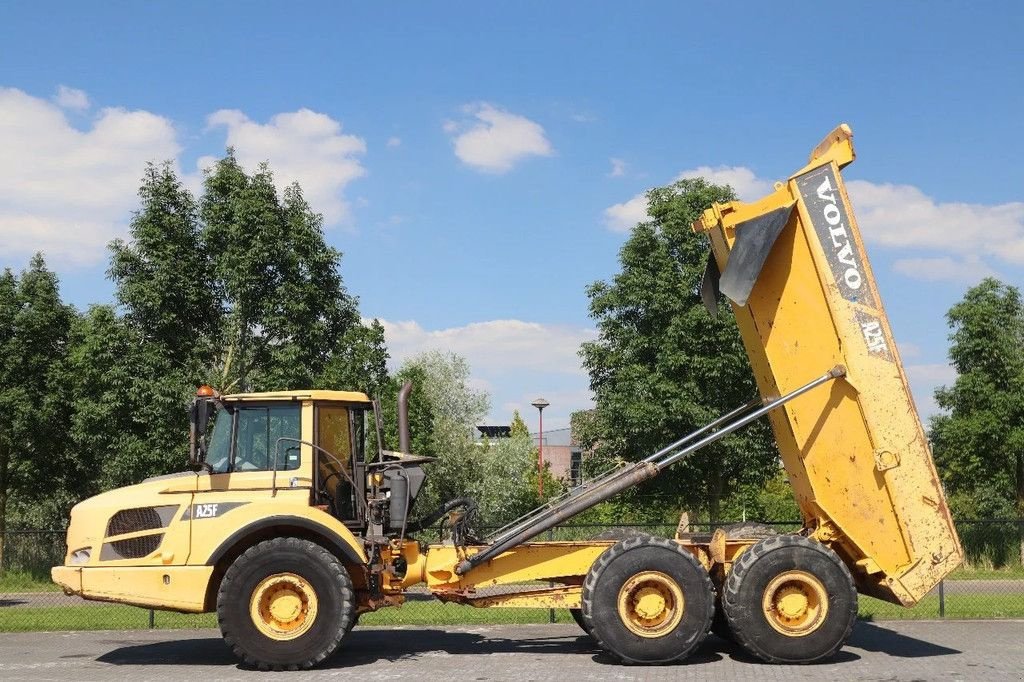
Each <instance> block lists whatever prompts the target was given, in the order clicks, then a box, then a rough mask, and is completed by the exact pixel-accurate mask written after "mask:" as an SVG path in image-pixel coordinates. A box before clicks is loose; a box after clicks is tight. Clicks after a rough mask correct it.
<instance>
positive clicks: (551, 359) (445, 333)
mask: <svg viewBox="0 0 1024 682" xmlns="http://www.w3.org/2000/svg"><path fill="white" fill-rule="evenodd" d="M381 324H382V325H383V326H384V334H385V337H386V340H387V345H388V352H389V353H391V356H392V363H393V364H394V365H395V366H397V365H400V364H401V362H402V361H404V360H406V359H407V358H409V357H412V356H414V355H417V354H419V353H422V352H424V351H428V350H441V351H451V352H453V353H456V354H458V355H460V356H462V357H463V358H465V359H466V361H467V362H468V363H469V366H470V369H471V371H472V377H473V382H474V383H473V386H474V387H477V388H483V389H485V390H487V392H488V393H490V394H491V396H492V398H493V400H492V402H491V404H492V405H500V406H501V408H500V409H498V410H495V411H494V412H493V413H492V414H491V415H490V416H488V418H487V419H488V421H489V422H490V423H493V424H503V423H507V422H508V420H509V419H510V418H511V416H512V410H513V409H518V410H519V411H520V412H521V413H522V414H523V416H524V418H525V417H526V415H527V413H528V411H529V410H534V408H532V407H530V406H529V403H530V401H531V400H533V399H534V398H536V397H537V396H539V395H543V396H544V397H545V398H547V399H548V400H549V401H550V402H551V408H549V409H548V410H546V411H545V413H544V424H545V426H547V425H548V424H549V423H550V424H552V428H555V425H560V426H565V425H568V422H569V415H570V414H571V413H572V412H574V411H576V410H582V409H587V408H589V407H592V406H593V401H592V397H591V394H590V391H589V389H588V388H587V374H586V372H585V371H584V370H583V368H582V366H581V363H580V358H579V355H577V351H578V350H579V347H580V344H581V343H583V342H584V341H590V340H592V339H594V338H596V335H597V334H596V332H595V331H594V330H593V329H586V328H578V327H569V326H562V325H545V324H539V323H536V322H524V321H522V320H489V321H486V322H474V323H470V324H467V325H465V326H462V327H452V328H448V329H438V330H427V329H424V328H423V327H422V326H421V325H420V324H419V323H417V322H413V321H405V322H391V321H387V320H381ZM534 411H535V410H534ZM549 420H550V422H549Z"/></svg>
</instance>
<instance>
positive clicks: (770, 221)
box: [53, 126, 962, 669]
mask: <svg viewBox="0 0 1024 682" xmlns="http://www.w3.org/2000/svg"><path fill="white" fill-rule="evenodd" d="M853 158H854V152H853V145H852V135H851V133H850V130H849V128H848V127H846V126H840V127H839V128H837V129H836V130H835V131H833V132H832V133H831V134H830V135H829V136H828V137H827V138H826V139H825V140H824V141H823V142H822V143H821V144H820V145H818V147H817V148H815V150H814V151H813V153H812V154H811V159H810V162H809V163H808V164H807V165H806V166H805V167H803V168H801V169H800V170H799V171H797V172H796V173H795V174H794V175H793V176H792V177H790V178H789V180H788V181H786V182H785V183H778V184H777V185H776V188H775V191H774V192H773V193H772V194H770V195H769V196H767V197H764V198H763V199H761V200H759V201H755V202H752V203H742V202H730V203H728V204H724V205H715V206H713V207H711V208H710V209H708V210H707V211H706V212H705V213H704V214H703V216H702V217H701V219H700V220H699V221H698V222H697V223H696V224H695V225H694V229H695V230H698V231H702V232H706V233H707V234H708V236H709V239H710V243H711V254H710V258H709V261H708V267H707V271H706V273H705V277H704V281H703V284H702V295H703V296H704V298H705V302H706V303H708V304H709V306H710V307H712V308H714V307H715V306H716V305H717V304H718V302H719V301H721V300H723V299H722V297H721V296H720V295H719V293H721V294H724V295H725V297H727V298H728V300H729V301H730V302H731V305H732V306H733V309H734V311H735V314H736V316H737V318H738V320H739V327H740V331H741V333H742V336H743V341H744V344H745V347H746V350H747V353H748V354H749V356H750V360H751V364H752V366H753V368H754V372H755V373H756V375H757V383H758V387H759V391H760V396H759V397H757V398H754V399H752V400H751V401H750V402H749V403H747V404H746V405H742V406H739V407H737V408H736V409H735V410H733V411H731V412H729V413H728V414H725V415H723V416H722V417H720V418H718V419H716V420H715V421H714V422H712V423H710V424H708V425H707V426H705V427H703V428H701V429H699V430H698V431H696V432H694V433H691V434H688V435H686V436H685V437H683V438H681V439H680V440H678V441H676V442H675V443H672V444H670V445H668V446H666V447H665V448H663V449H662V450H660V451H658V452H656V453H653V454H651V455H650V456H648V457H646V458H644V459H643V460H640V461H638V462H634V463H629V464H624V465H622V466H620V467H618V468H615V469H613V470H612V471H609V472H608V473H606V474H604V475H603V476H599V477H597V478H595V479H594V480H591V481H588V482H586V483H585V484H583V485H581V486H579V487H577V488H574V489H573V490H571V491H569V492H568V493H566V494H565V495H564V496H562V497H561V498H559V499H556V500H553V501H551V502H549V503H547V504H546V505H544V506H543V507H540V508H538V509H536V510H534V511H532V512H530V513H529V514H526V515H524V516H523V517H522V518H520V519H517V520H516V521H514V522H513V523H511V524H509V525H508V526H506V527H505V528H502V529H500V530H498V531H496V532H494V533H492V534H491V535H490V536H489V537H486V538H478V537H476V536H475V535H474V533H473V531H472V529H471V528H470V526H469V521H468V519H469V518H471V516H472V514H471V513H469V512H471V510H472V508H473V506H474V504H475V503H474V502H473V500H470V499H466V498H460V499H456V500H452V501H450V502H448V503H446V504H445V505H443V506H442V507H441V508H440V509H438V510H436V511H430V512H429V513H424V512H421V511H420V510H416V511H415V512H414V502H415V500H416V496H417V493H418V492H419V489H420V487H421V485H422V483H423V481H424V478H425V475H426V470H429V458H425V457H417V456H416V455H414V454H411V453H410V452H409V445H408V443H409V435H408V416H407V415H408V411H407V400H408V394H409V387H408V386H406V387H404V388H403V391H402V393H401V394H400V395H399V410H398V414H399V429H398V431H399V434H400V435H399V441H400V442H399V447H398V450H397V451H386V450H383V449H379V448H378V449H376V450H375V451H373V452H369V451H368V448H367V446H366V443H367V442H368V439H367V438H366V435H367V428H368V426H367V425H368V424H369V425H370V428H375V429H376V430H377V432H378V438H377V439H376V441H375V442H377V443H380V442H381V441H380V438H379V432H380V420H379V418H378V414H379V410H378V409H377V406H376V403H374V402H373V401H371V400H370V399H369V398H368V397H367V396H366V395H364V394H361V393H352V392H344V391H322V390H308V391H302V390H299V391H286V392H278V393H252V394H241V395H220V394H219V393H217V392H216V391H215V390H213V389H212V388H209V387H202V388H201V389H200V390H199V391H198V394H197V395H196V398H195V400H194V402H193V404H192V408H191V425H192V429H191V432H192V438H191V453H190V457H191V464H192V470H191V471H187V472H184V473H177V474H171V475H167V476H158V477H156V478H151V479H147V480H146V481H143V482H142V483H140V484H138V485H134V486H129V487H127V488H122V489H119V490H113V491H110V492H108V493H104V494H102V495H99V496H97V497H93V498H91V499H88V500H86V501H84V502H82V503H80V504H79V505H77V506H76V507H75V508H74V509H73V510H72V513H71V522H70V526H69V528H68V534H67V546H68V552H67V556H66V559H65V562H64V565H63V566H57V567H54V569H53V579H54V581H55V582H57V583H58V584H60V585H61V586H62V587H63V588H64V590H65V591H66V592H67V593H69V594H77V595H81V596H82V597H84V598H86V599H95V600H104V601H113V602H120V603H125V604H136V605H139V606H145V607H151V608H156V609H167V610H173V611H181V612H192V613H201V612H212V611H215V612H216V613H217V616H218V621H219V623H220V628H221V631H222V633H223V636H224V640H225V642H226V643H227V644H228V645H229V646H230V647H231V648H232V649H233V650H234V652H235V653H236V654H237V656H238V657H239V658H240V659H242V661H244V662H245V663H246V664H248V665H251V666H254V667H259V668H263V669H265V668H274V669H280V668H290V669H294V668H308V667H312V666H315V665H317V664H318V663H320V662H322V661H323V660H324V659H326V658H327V657H328V656H330V655H332V654H333V653H334V652H335V651H336V650H337V649H338V647H339V646H340V645H341V643H342V641H343V640H344V638H345V636H346V635H347V634H348V632H349V631H350V630H351V629H352V627H353V625H354V624H355V623H356V621H357V619H358V618H359V616H360V614H362V613H366V612H368V611H374V610H377V609H380V608H385V607H394V606H399V605H400V604H402V602H403V601H404V599H405V595H406V593H407V591H408V590H409V589H410V588H412V587H413V586H423V585H425V587H426V589H427V590H429V592H430V593H431V594H433V595H434V596H435V597H436V598H438V599H440V600H442V601H446V602H454V603H461V604H470V605H473V606H478V607H491V608H497V607H534V608H568V609H570V610H571V611H572V613H573V616H574V617H575V618H576V620H577V622H578V623H579V624H580V625H581V626H582V627H583V629H584V630H586V631H587V633H588V634H590V635H591V636H592V637H593V638H594V640H595V641H596V642H597V643H598V645H599V646H601V647H602V648H604V649H606V650H607V651H608V652H610V653H611V654H613V655H614V656H616V657H617V658H618V659H620V660H621V661H623V662H625V663H632V664H656V663H669V662H673V661H679V660H682V659H684V658H686V657H687V656H688V655H689V654H691V653H692V652H693V651H694V650H695V649H696V648H697V647H698V646H700V644H701V642H702V641H703V640H704V638H705V637H706V636H707V634H708V632H709V630H710V629H711V628H712V624H713V623H714V624H715V626H716V631H718V632H720V633H723V634H726V635H728V636H731V637H733V638H734V639H735V640H736V641H737V642H738V643H739V644H740V645H741V646H743V647H744V648H745V649H746V650H747V651H748V652H750V653H751V654H752V655H754V656H756V657H758V658H760V659H761V660H764V661H767V662H782V663H809V662H813V661H818V660H822V659H825V658H827V657H829V656H831V655H833V654H834V653H835V652H836V651H838V650H839V649H840V647H842V645H843V643H844V642H845V641H846V639H847V637H848V636H849V634H850V631H851V628H852V627H853V623H854V619H855V617H856V613H857V593H858V592H860V593H863V594H870V595H873V596H875V597H878V598H881V599H885V600H888V601H891V602H894V603H897V604H902V605H905V606H912V605H913V604H914V603H916V602H917V601H918V600H920V599H921V598H922V597H923V596H924V595H925V594H926V593H927V592H928V591H929V590H931V589H932V588H933V587H934V586H935V585H937V584H938V582H939V581H940V580H941V579H942V578H943V577H944V576H945V575H946V574H948V573H949V572H950V571H951V570H953V569H954V568H956V566H957V565H958V564H959V563H960V561H961V557H962V551H961V548H960V544H959V541H958V539H957V535H956V531H955V529H954V527H953V523H952V520H951V518H950V515H949V510H948V508H947V506H946V502H945V498H944V496H943V491H942V487H941V485H940V483H939V479H938V476H937V475H936V472H935V467H934V464H933V462H932V459H931V456H930V453H929V450H928V444H927V441H926V438H925V434H924V432H923V430H922V427H921V423H920V420H919V418H918V415H917V412H916V410H915V408H914V404H913V401H912V399H911V397H910V392H909V389H908V386H907V380H906V376H905V374H904V371H903V368H902V366H901V364H900V358H899V352H898V351H897V349H896V346H895V344H894V342H893V336H892V332H891V330H890V328H889V322H888V320H887V319H886V315H885V311H884V309H883V307H882V302H881V299H880V298H879V292H878V289H877V286H876V284H875V280H874V277H873V276H872V273H871V268H870V266H869V264H868V260H867V256H866V254H865V252H864V247H863V243H862V241H861V237H860V233H859V231H858V228H857V224H856V222H855V221H854V218H853V212H852V210H851V207H850V203H849V200H848V198H847V196H846V192H845V189H844V186H843V180H842V176H841V174H840V171H841V169H842V168H843V167H844V166H845V165H847V164H849V163H850V162H851V161H853ZM765 415H767V416H768V418H769V419H770V420H771V424H772V428H773V429H774V433H775V437H776V439H777V441H778V446H779V451H780V452H781V454H782V461H783V464H784V465H785V468H786V471H787V473H788V475H789V480H790V482H791V484H792V487H793V491H794V494H795V496H796V499H797V501H798V503H799V506H800V509H801V512H802V515H803V529H802V530H801V531H800V532H798V533H792V534H774V533H770V532H767V531H766V530H765V529H763V528H758V527H756V526H750V525H743V526H739V527H736V528H732V529H725V530H719V531H716V532H715V533H714V534H713V535H693V534H681V535H678V536H677V537H675V538H673V539H671V540H670V539H665V538H656V537H652V536H647V535H643V534H635V535H632V536H617V537H616V536H599V537H598V538H596V539H594V540H590V541H582V542H536V541H534V540H535V538H537V536H538V535H540V534H541V533H543V532H544V531H546V530H548V529H550V528H552V527H554V526H556V525H558V524H560V523H563V522H565V521H566V520H568V519H570V518H571V517H573V516H574V515H575V514H578V513H579V512H581V511H583V510H585V509H588V508H590V507H592V506H594V505H596V504H598V503H600V502H602V501H604V500H607V499H609V498H610V497H611V496H613V495H615V494H616V493H618V492H620V491H622V490H624V489H626V488H628V487H630V486H634V485H637V484H639V483H641V482H643V481H645V480H648V479H650V478H653V477H654V476H657V475H658V473H659V472H660V471H662V470H664V469H665V468H667V467H669V466H671V465H672V464H673V463H675V462H677V461H679V460H681V459H683V458H685V457H687V456H688V455H689V454H690V453H692V452H695V451H696V450H698V449H700V448H702V447H704V446H705V445H707V444H709V443H711V442H714V441H715V440H717V439H719V438H722V437H724V436H726V435H728V434H729V433H732V432H733V431H735V430H737V429H739V428H742V427H743V426H744V425H746V424H748V423H750V422H751V421H753V420H755V419H759V418H761V417H763V416H765ZM442 519H444V521H445V523H446V525H447V527H448V528H449V530H450V536H449V539H448V540H447V541H445V542H441V543H436V544H425V543H422V542H420V541H418V540H416V539H413V538H412V537H411V535H412V534H414V533H416V532H417V531H419V530H423V529H427V528H430V527H432V526H434V525H435V524H437V523H438V522H439V521H441V520H442ZM421 589H422V588H421Z"/></svg>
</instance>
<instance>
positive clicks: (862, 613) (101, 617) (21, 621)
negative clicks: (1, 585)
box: [0, 594, 1024, 632]
mask: <svg viewBox="0 0 1024 682" xmlns="http://www.w3.org/2000/svg"><path fill="white" fill-rule="evenodd" d="M858 617H859V618H861V619H864V620H894V619H898V620H906V619H934V618H938V617H939V603H938V598H937V597H926V598H925V599H924V600H923V601H922V602H921V603H920V604H918V606H917V607H915V608H913V609H905V608H902V607H899V606H896V605H894V604H889V603H887V602H883V601H879V600H877V599H872V598H871V597H861V598H860V608H859V613H858ZM946 618H948V619H957V618H1024V595H999V594H976V595H948V596H947V598H946ZM548 619H549V615H548V611H547V610H546V609H500V608H494V609H475V608H473V607H470V606H458V605H455V604H442V603H440V602H432V601H413V602H409V603H407V604H405V605H404V606H402V607H400V608H390V609H382V610H380V611H377V612H375V613H367V614H364V615H363V616H362V617H361V618H360V620H359V623H360V625H377V626H388V625H442V626H443V625H484V624H486V625H501V624H507V625H519V624H529V623H547V622H549V620H548ZM555 620H556V622H559V623H571V622H573V621H572V618H571V617H570V616H569V612H568V611H566V610H565V609H556V610H555ZM154 626H155V627H156V628H159V629H182V628H215V627H217V618H216V616H215V615H214V614H210V613H206V614H200V615H186V614H180V613H169V612H163V611H157V612H155V614H154ZM148 627H149V611H147V610H146V609H140V608H136V607H134V606H118V605H82V606H64V607H60V606H48V607H2V608H0V632H30V631H56V630H144V629H146V628H148Z"/></svg>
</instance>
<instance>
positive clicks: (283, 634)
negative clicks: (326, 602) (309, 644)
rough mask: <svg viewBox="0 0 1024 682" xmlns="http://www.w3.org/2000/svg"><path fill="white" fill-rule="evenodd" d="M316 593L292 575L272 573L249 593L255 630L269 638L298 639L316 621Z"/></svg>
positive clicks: (250, 610) (311, 587)
mask: <svg viewBox="0 0 1024 682" xmlns="http://www.w3.org/2000/svg"><path fill="white" fill-rule="evenodd" d="M317 604H318V602H317V598H316V592H315V591H314V590H313V586H312V585H310V584H309V583H308V582H306V581H305V580H304V579H303V578H302V577H301V576H298V575H295V574H294V573H275V574H274V575H271V576H268V577H266V578H264V579H263V580H262V581H261V582H260V584H259V585H257V586H256V589H254V590H253V591H252V598H251V599H250V600H249V615H250V616H251V617H252V622H253V624H254V625H255V626H256V629H257V630H259V631H260V633H261V634H263V635H266V636H267V637H269V638H271V639H276V640H279V641H285V640H289V639H295V638H296V637H301V636H302V635H303V634H304V633H305V632H306V631H307V630H309V628H310V627H312V625H313V621H315V620H316V610H317Z"/></svg>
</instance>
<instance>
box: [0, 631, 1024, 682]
mask: <svg viewBox="0 0 1024 682" xmlns="http://www.w3.org/2000/svg"><path fill="white" fill-rule="evenodd" d="M1022 643H1024V621H949V622H947V621H905V622H895V621H888V622H885V623H867V622H860V623H858V624H857V626H856V628H855V629H854V631H853V636H852V637H851V639H850V642H849V644H848V645H847V646H846V647H845V648H844V649H843V650H842V651H841V652H840V653H839V654H838V655H837V656H836V657H835V658H834V659H833V660H831V661H829V662H827V663H822V664H818V665H810V666H776V665H765V664H762V663H757V662H755V661H753V660H751V659H750V658H748V657H747V656H746V655H745V654H744V653H743V652H742V651H740V650H739V649H738V648H737V647H736V646H735V645H733V644H731V643H729V642H726V641H724V640H720V639H718V638H716V637H714V636H709V637H708V639H707V641H706V642H705V643H704V645H703V646H702V647H701V648H700V649H699V650H698V651H697V653H696V654H695V655H694V656H692V657H691V658H690V659H688V660H687V661H686V662H684V663H682V664H679V665H672V666H659V667H628V666H623V665H619V664H617V663H616V662H615V661H614V660H612V659H611V658H610V657H609V656H608V655H606V654H605V653H603V652H601V651H600V650H598V649H597V648H596V647H595V646H594V645H593V643H592V642H591V641H590V639H589V638H588V637H586V636H584V635H583V634H582V633H580V632H579V630H578V629H577V628H576V626H574V625H515V626H504V625H503V626H478V627H446V628H443V629H442V628H439V627H412V626H409V627H401V628H370V627H366V628H364V627H357V628H356V629H355V630H354V631H353V632H352V633H351V635H350V636H349V638H348V639H347V640H346V641H345V643H344V645H343V648H342V650H341V651H340V652H339V653H338V654H337V655H336V656H334V657H333V658H332V659H331V660H329V661H328V662H327V664H326V665H325V666H323V667H322V668H320V669H317V670H311V671H303V672H297V673H261V672H258V671H253V670H246V669H244V668H241V667H240V666H239V665H238V662H237V661H236V660H235V658H234V657H233V656H232V654H231V652H230V651H228V649H227V647H226V646H225V645H224V643H223V642H222V641H221V639H220V635H219V633H217V632H216V631H213V630H178V631H172V630H139V631H128V632H112V631H98V632H56V633H43V632H33V633H15V634H5V635H0V679H2V680H5V681H8V682H14V681H19V680H31V681H32V682H43V681H45V680H68V679H73V680H76V681H83V682H85V681H89V680H110V679H131V680H181V679H187V678H190V679H200V680H256V679H260V678H264V677H267V676H271V675H273V676H276V679H278V680H280V679H283V678H286V679H288V680H296V681H298V680H314V679H349V678H351V679H359V680H390V679H400V678H417V679H419V680H462V681H473V682H483V681H488V680H513V679H514V680H516V681H517V682H530V681H532V680H558V681H559V682H566V680H567V678H570V677H571V679H572V680H573V682H579V681H582V680H661V679H665V680H668V679H671V680H686V679H702V680H718V679H721V680H758V681H762V680H771V679H785V680H805V679H806V680H886V681H897V680H908V681H909V680H1002V679H1005V680H1019V679H1022V676H1024V646H1022Z"/></svg>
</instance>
